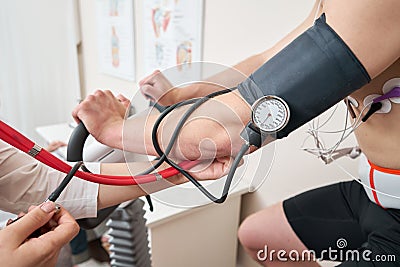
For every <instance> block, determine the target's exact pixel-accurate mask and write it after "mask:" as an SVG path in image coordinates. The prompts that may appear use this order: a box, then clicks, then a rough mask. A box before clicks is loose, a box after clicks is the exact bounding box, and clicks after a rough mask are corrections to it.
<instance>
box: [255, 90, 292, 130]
mask: <svg viewBox="0 0 400 267" xmlns="http://www.w3.org/2000/svg"><path fill="white" fill-rule="evenodd" d="M252 113H253V114H252V120H253V123H254V124H255V125H256V126H257V127H258V128H259V129H260V130H261V131H263V132H266V133H275V132H278V131H280V130H282V129H283V128H284V127H285V126H286V124H287V123H288V121H289V117H290V110H289V106H288V105H287V104H286V102H285V101H284V100H283V99H282V98H280V97H277V96H264V97H261V98H260V99H258V100H257V101H256V102H255V103H254V104H253V106H252Z"/></svg>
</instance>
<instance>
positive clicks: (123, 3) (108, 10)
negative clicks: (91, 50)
mask: <svg viewBox="0 0 400 267" xmlns="http://www.w3.org/2000/svg"><path fill="white" fill-rule="evenodd" d="M96 12H97V44H98V62H99V69H100V71H101V72H102V73H105V74H109V75H113V76H117V77H119V78H123V79H127V80H131V81H133V80H135V49H134V10H133V0H97V2H96Z"/></svg>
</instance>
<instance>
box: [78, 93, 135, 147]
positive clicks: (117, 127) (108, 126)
mask: <svg viewBox="0 0 400 267" xmlns="http://www.w3.org/2000/svg"><path fill="white" fill-rule="evenodd" d="M128 106H129V100H128V99H127V98H125V97H124V96H122V95H119V96H118V97H115V96H114V95H113V94H112V93H111V91H100V90H98V91H96V92H95V93H94V94H91V95H89V96H87V97H86V99H85V100H84V101H82V102H81V103H80V104H79V105H78V106H76V107H75V109H74V110H73V112H72V116H73V117H74V119H75V120H76V122H78V123H79V122H80V121H82V122H83V123H84V124H85V126H86V128H87V130H88V131H89V132H90V134H91V135H93V137H94V138H96V140H97V141H99V142H101V143H103V144H106V145H109V146H111V147H117V142H119V141H120V140H121V137H120V135H121V134H122V127H123V122H124V119H125V113H126V110H127V107H128ZM118 145H119V144H118Z"/></svg>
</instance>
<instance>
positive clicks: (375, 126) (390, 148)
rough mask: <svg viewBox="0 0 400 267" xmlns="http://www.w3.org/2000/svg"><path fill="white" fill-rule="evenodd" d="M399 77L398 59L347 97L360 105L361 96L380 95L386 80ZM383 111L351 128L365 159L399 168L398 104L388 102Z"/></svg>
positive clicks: (360, 106)
mask: <svg viewBox="0 0 400 267" xmlns="http://www.w3.org/2000/svg"><path fill="white" fill-rule="evenodd" d="M393 78H400V59H398V60H397V61H396V62H395V63H394V64H392V65H391V66H390V67H389V68H388V69H386V70H385V71H384V72H383V73H382V74H380V75H379V76H378V77H376V78H375V79H373V80H372V81H371V82H370V83H369V84H367V85H366V86H364V87H362V88H361V89H359V90H358V91H356V92H355V93H353V94H352V95H351V96H352V97H353V98H355V99H356V100H357V101H358V103H359V106H358V108H356V109H355V111H356V113H357V114H359V112H360V111H361V109H362V108H363V107H364V105H363V101H364V98H365V97H366V96H368V95H370V94H380V95H382V94H383V93H382V87H383V85H384V84H385V82H387V81H388V80H390V79H393ZM391 108H392V109H391V111H390V112H389V113H387V114H374V115H372V116H371V117H370V118H369V119H368V120H367V121H366V122H365V123H362V124H361V126H360V127H359V128H358V129H357V130H356V131H355V134H356V137H357V141H358V143H359V145H360V147H361V149H362V151H363V152H364V153H365V155H366V156H367V158H368V159H369V160H370V161H371V162H372V163H374V164H376V165H378V166H381V167H386V168H392V169H400V104H395V103H391Z"/></svg>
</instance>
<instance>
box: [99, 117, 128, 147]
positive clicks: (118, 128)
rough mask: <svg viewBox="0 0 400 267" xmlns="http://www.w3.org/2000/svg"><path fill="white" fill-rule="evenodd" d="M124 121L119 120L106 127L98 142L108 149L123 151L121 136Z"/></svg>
mask: <svg viewBox="0 0 400 267" xmlns="http://www.w3.org/2000/svg"><path fill="white" fill-rule="evenodd" d="M124 121H125V120H123V119H121V120H118V121H116V122H114V123H111V124H110V125H109V126H108V128H107V130H106V131H104V134H103V135H102V136H101V138H99V140H98V141H99V142H100V143H102V144H105V145H107V146H109V147H113V148H118V149H120V150H123V144H122V143H123V142H122V135H123V128H124Z"/></svg>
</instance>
